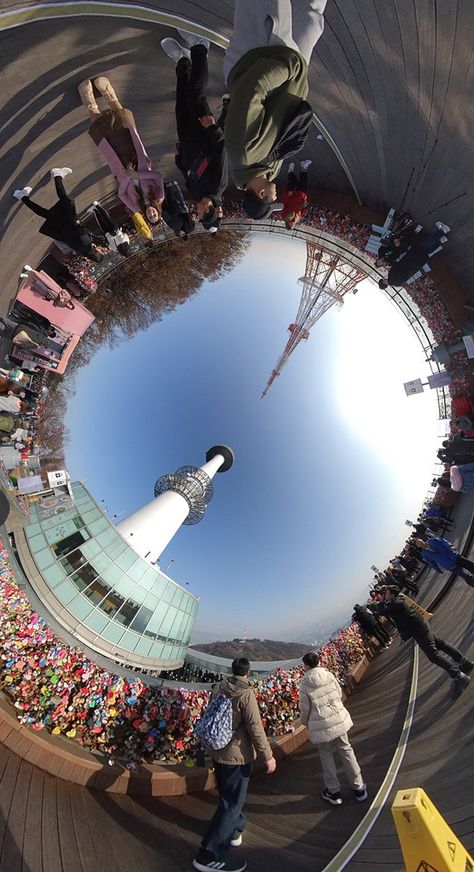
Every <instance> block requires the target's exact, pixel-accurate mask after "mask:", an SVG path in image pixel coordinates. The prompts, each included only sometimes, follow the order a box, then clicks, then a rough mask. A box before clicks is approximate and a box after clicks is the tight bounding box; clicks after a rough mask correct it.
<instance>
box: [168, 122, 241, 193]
mask: <svg viewBox="0 0 474 872" xmlns="http://www.w3.org/2000/svg"><path fill="white" fill-rule="evenodd" d="M220 123H221V119H219V122H218V123H217V124H213V125H212V127H203V128H202V131H197V132H196V133H195V134H194V135H193V136H192V137H190V138H189V139H186V140H184V142H180V143H179V146H178V148H179V151H178V153H177V155H176V157H175V163H176V166H177V167H178V169H179V170H180V171H181V172H182V174H183V176H184V179H185V182H186V187H187V189H188V191H189V193H190V194H191V196H192V198H193V200H201V199H202V197H209V198H210V199H211V200H212V201H213V202H214V205H215V206H221V205H222V195H223V193H224V191H225V189H226V188H227V185H228V184H229V168H228V164H227V154H226V152H225V149H224V132H223V130H222V128H221V127H220ZM203 168H204V169H203Z"/></svg>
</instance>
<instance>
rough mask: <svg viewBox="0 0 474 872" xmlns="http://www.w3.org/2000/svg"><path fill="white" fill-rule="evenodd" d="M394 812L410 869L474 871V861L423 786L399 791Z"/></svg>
mask: <svg viewBox="0 0 474 872" xmlns="http://www.w3.org/2000/svg"><path fill="white" fill-rule="evenodd" d="M392 815H393V819H394V821H395V826H396V828H397V833H398V838H399V840H400V846H401V849H402V854H403V860H404V862H405V866H406V869H407V872H474V860H473V859H472V857H471V856H470V855H469V854H468V853H467V851H466V849H465V848H464V847H463V845H462V844H461V842H460V841H459V839H458V838H457V836H455V835H454V833H453V831H452V830H451V829H450V827H448V825H447V823H446V821H445V820H444V818H443V817H442V816H441V815H440V813H439V811H438V809H437V808H435V806H434V805H433V803H432V802H431V800H430V798H429V797H428V796H427V795H426V793H425V791H424V790H422V789H421V787H414V788H409V789H408V790H399V791H398V792H397V795H396V796H395V799H394V801H393V805H392Z"/></svg>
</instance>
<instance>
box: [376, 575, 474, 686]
mask: <svg viewBox="0 0 474 872" xmlns="http://www.w3.org/2000/svg"><path fill="white" fill-rule="evenodd" d="M379 610H380V612H381V614H384V615H387V616H388V617H389V618H390V620H391V621H393V623H394V624H395V626H396V628H397V630H398V632H399V634H400V639H401V640H402V642H406V641H407V639H414V640H415V642H416V644H417V645H418V647H419V648H421V650H422V651H423V653H424V654H426V656H427V658H428V660H431V662H432V663H436V665H437V666H441V668H442V669H445V670H446V672H447V673H448V674H449V675H450V676H451V678H452V679H453V685H452V696H453V698H454V699H455V698H456V697H458V696H459V695H460V694H461V693H462V692H463V690H465V688H466V687H467V686H468V684H469V682H470V680H471V679H470V677H469V676H470V673H471V672H472V670H473V668H474V663H472V662H471V661H470V660H468V659H467V658H466V657H465V656H464V654H461V652H460V651H458V649H457V648H455V647H454V646H453V645H450V643H449V642H446V641H445V640H444V639H441V638H440V637H439V636H435V634H434V633H433V631H432V629H431V627H430V625H429V624H428V621H425V619H424V618H423V617H422V616H421V615H420V614H419V613H418V612H417V611H416V610H415V609H413V608H411V606H409V605H408V603H407V602H405V597H404V596H403V594H400V592H399V591H398V589H397V588H396V587H394V586H392V585H388V587H386V589H385V601H384V602H383V603H381V604H380V605H379Z"/></svg>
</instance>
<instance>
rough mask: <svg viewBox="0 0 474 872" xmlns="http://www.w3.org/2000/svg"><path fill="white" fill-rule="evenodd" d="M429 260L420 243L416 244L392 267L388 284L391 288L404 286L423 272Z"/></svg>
mask: <svg viewBox="0 0 474 872" xmlns="http://www.w3.org/2000/svg"><path fill="white" fill-rule="evenodd" d="M427 260H428V253H427V252H426V251H425V249H424V248H423V247H422V246H421V245H420V244H419V243H415V245H412V247H411V248H410V249H409V250H408V251H407V252H406V254H404V255H403V257H402V258H400V260H397V261H396V262H395V263H394V264H393V265H392V266H391V267H390V269H389V271H388V276H387V282H388V284H389V285H390V286H391V287H392V286H396V287H399V286H400V285H404V284H405V282H407V281H408V279H409V278H411V277H412V276H413V275H415V273H416V272H418V270H421V268H422V267H423V266H424V265H425V263H426V261H427Z"/></svg>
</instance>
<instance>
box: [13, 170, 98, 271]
mask: <svg viewBox="0 0 474 872" xmlns="http://www.w3.org/2000/svg"><path fill="white" fill-rule="evenodd" d="M70 173H72V170H71V169H70V167H54V168H53V169H52V170H51V178H52V179H54V185H55V188H56V193H57V195H58V200H57V202H56V203H55V204H54V206H51V208H50V209H45V208H44V207H43V206H40V205H39V204H38V203H35V202H34V201H33V200H32V199H31V197H30V194H31V191H32V189H31V188H29V187H26V188H18V189H17V190H16V191H13V196H14V197H15V199H16V200H19V201H20V203H23V204H24V205H25V206H27V207H28V209H31V211H32V212H34V213H35V215H39V216H40V217H41V218H44V219H45V221H44V224H42V225H41V227H40V229H39V232H40V233H42V234H43V236H48V237H49V238H50V239H54V240H55V241H56V242H62V243H63V244H64V245H67V246H69V248H72V250H73V251H75V252H76V254H80V255H82V256H83V257H88V258H89V259H90V260H94V261H96V262H99V261H101V260H102V254H101V253H100V252H99V251H98V250H97V248H95V246H94V245H93V243H92V238H91V236H90V235H89V233H88V232H87V230H86V228H85V227H83V226H82V224H81V222H80V220H79V218H78V217H77V212H76V206H75V203H74V200H72V199H71V197H69V196H68V195H67V193H66V190H65V187H64V181H63V179H64V178H65V177H66V176H68V175H69V174H70Z"/></svg>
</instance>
